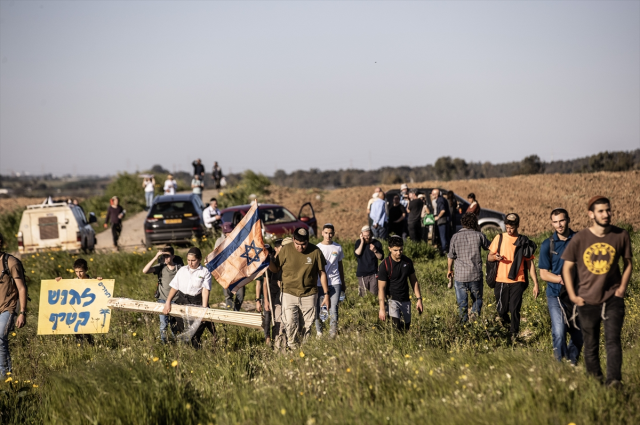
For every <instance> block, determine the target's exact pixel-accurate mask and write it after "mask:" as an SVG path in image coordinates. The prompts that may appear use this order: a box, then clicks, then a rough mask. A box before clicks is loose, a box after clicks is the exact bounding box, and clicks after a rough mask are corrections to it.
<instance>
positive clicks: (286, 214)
mask: <svg viewBox="0 0 640 425" xmlns="http://www.w3.org/2000/svg"><path fill="white" fill-rule="evenodd" d="M249 208H251V205H237V206H235V207H229V208H225V209H223V210H222V211H220V212H221V213H222V231H223V232H224V233H230V232H231V231H232V230H233V228H234V227H236V225H237V224H238V223H239V222H240V220H242V218H243V217H244V216H245V214H247V211H249ZM258 215H259V216H260V219H261V220H262V224H263V225H264V231H265V238H266V239H272V238H274V237H276V238H278V237H283V236H284V235H290V234H292V233H293V231H294V230H295V229H296V228H297V227H305V228H307V229H308V230H309V233H310V235H311V236H314V235H317V234H318V223H317V221H316V215H315V212H314V211H313V207H312V206H311V203H310V202H307V203H306V204H304V205H303V206H302V207H300V212H299V213H298V216H297V217H296V216H295V215H293V213H292V212H291V211H289V210H288V209H286V208H285V207H283V206H282V205H275V204H258Z"/></svg>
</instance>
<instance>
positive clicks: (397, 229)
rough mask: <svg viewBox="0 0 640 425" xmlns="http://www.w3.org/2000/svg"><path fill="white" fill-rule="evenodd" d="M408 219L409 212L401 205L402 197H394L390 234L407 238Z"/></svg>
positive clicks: (391, 209) (390, 218)
mask: <svg viewBox="0 0 640 425" xmlns="http://www.w3.org/2000/svg"><path fill="white" fill-rule="evenodd" d="M406 217H407V210H406V209H405V208H404V207H403V206H402V204H401V203H400V197H399V196H398V195H395V196H394V197H393V204H392V205H391V206H390V207H389V234H395V235H398V236H402V239H404V238H405V237H406V233H405V231H404V223H405V219H406Z"/></svg>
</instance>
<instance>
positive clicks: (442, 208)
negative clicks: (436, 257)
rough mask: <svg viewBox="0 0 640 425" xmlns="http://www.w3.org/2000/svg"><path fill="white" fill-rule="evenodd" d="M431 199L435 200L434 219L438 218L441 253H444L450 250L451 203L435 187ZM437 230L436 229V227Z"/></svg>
mask: <svg viewBox="0 0 640 425" xmlns="http://www.w3.org/2000/svg"><path fill="white" fill-rule="evenodd" d="M431 200H432V202H433V201H435V211H434V212H433V215H434V219H435V220H436V226H435V227H436V228H437V231H438V235H439V236H440V245H441V248H440V249H441V250H440V254H441V255H444V254H445V253H446V252H447V251H448V250H449V239H450V238H451V235H449V231H448V228H449V224H448V223H449V218H450V217H451V213H450V212H449V203H448V202H447V200H446V199H444V197H443V196H442V194H441V193H440V190H439V189H433V190H432V191H431ZM434 230H436V229H434Z"/></svg>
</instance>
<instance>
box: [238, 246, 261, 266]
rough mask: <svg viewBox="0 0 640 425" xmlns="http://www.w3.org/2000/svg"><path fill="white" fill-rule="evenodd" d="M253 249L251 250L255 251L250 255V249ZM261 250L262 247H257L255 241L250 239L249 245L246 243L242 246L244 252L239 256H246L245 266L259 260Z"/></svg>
mask: <svg viewBox="0 0 640 425" xmlns="http://www.w3.org/2000/svg"><path fill="white" fill-rule="evenodd" d="M252 250H253V252H255V256H253V257H252V256H251V251H252ZM261 252H262V248H258V247H257V246H256V242H255V241H251V245H246V244H245V246H244V254H242V255H240V257H242V258H246V259H247V266H249V265H251V263H253V262H260V257H259V255H260V253H261Z"/></svg>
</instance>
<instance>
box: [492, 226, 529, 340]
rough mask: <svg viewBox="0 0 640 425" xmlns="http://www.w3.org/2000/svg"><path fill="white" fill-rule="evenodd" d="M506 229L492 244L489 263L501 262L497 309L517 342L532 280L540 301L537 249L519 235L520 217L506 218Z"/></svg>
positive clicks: (495, 292) (497, 279)
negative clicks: (521, 314) (524, 299)
mask: <svg viewBox="0 0 640 425" xmlns="http://www.w3.org/2000/svg"><path fill="white" fill-rule="evenodd" d="M505 227H506V228H507V232H506V233H502V234H500V235H499V236H496V237H495V238H494V239H493V241H492V242H491V246H489V258H488V261H499V263H498V274H497V276H496V286H495V287H494V288H493V292H494V294H495V296H496V309H497V310H498V315H499V316H500V319H501V320H502V324H503V325H504V326H509V331H510V332H511V341H512V342H516V338H517V336H518V333H519V332H520V309H521V308H522V295H523V294H524V291H525V290H526V289H527V288H528V287H529V276H530V277H531V280H533V297H534V298H538V289H539V288H538V276H537V275H536V268H535V265H534V264H533V259H534V254H535V252H536V248H537V247H536V244H535V243H534V242H533V241H531V240H530V239H529V238H527V237H526V236H524V235H520V234H518V227H520V217H519V216H518V214H515V213H511V214H507V217H506V220H505ZM526 271H528V272H529V276H527V274H526ZM509 315H511V316H509Z"/></svg>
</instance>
